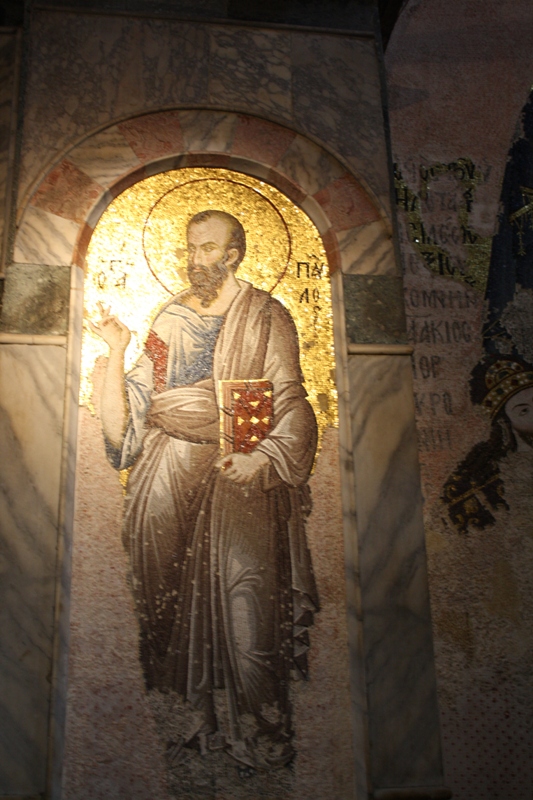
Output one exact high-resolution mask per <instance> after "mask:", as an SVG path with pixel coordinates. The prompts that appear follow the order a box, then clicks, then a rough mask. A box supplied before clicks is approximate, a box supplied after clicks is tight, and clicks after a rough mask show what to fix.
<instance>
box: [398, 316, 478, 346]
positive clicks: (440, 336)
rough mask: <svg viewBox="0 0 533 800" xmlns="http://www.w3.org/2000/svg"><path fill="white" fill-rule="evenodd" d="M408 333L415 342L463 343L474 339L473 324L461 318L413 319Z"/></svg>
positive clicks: (411, 340) (410, 339)
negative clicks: (451, 320) (450, 319)
mask: <svg viewBox="0 0 533 800" xmlns="http://www.w3.org/2000/svg"><path fill="white" fill-rule="evenodd" d="M407 335H408V337H409V341H410V342H412V343H413V344H462V343H469V342H471V341H472V326H471V325H470V323H469V322H461V321H460V320H454V321H453V322H450V321H449V320H425V321H424V322H421V321H420V320H417V319H411V320H410V322H409V326H408V330H407Z"/></svg>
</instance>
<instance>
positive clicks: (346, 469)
mask: <svg viewBox="0 0 533 800" xmlns="http://www.w3.org/2000/svg"><path fill="white" fill-rule="evenodd" d="M331 300H332V304H333V309H334V314H333V334H334V340H335V353H336V359H335V360H336V382H337V391H338V395H339V450H340V452H339V456H340V464H341V473H340V474H341V494H342V517H343V530H344V551H345V576H346V599H347V604H346V605H347V621H348V636H349V642H350V678H351V692H352V719H353V733H354V764H355V781H356V795H355V796H356V798H357V800H367V798H368V783H369V776H368V773H369V752H368V707H367V692H366V676H365V658H364V648H363V620H362V609H361V586H360V579H359V550H358V547H357V528H356V508H355V484H354V461H353V452H352V439H353V437H352V423H351V419H350V376H349V373H348V355H347V350H348V343H347V338H346V322H345V314H344V291H343V282H342V273H341V272H337V273H335V274H334V275H332V277H331Z"/></svg>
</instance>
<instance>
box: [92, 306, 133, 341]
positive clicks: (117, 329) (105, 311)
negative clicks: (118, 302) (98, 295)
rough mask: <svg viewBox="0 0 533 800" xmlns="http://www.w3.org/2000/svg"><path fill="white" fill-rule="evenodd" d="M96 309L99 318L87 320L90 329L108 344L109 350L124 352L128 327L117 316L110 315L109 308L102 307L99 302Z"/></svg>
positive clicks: (129, 336)
mask: <svg viewBox="0 0 533 800" xmlns="http://www.w3.org/2000/svg"><path fill="white" fill-rule="evenodd" d="M98 310H99V311H100V319H99V320H98V322H92V321H91V320H89V327H90V329H91V330H92V332H93V333H96V335H97V336H100V338H101V339H103V340H104V342H106V344H108V345H109V349H110V350H112V351H122V352H124V351H125V350H126V347H127V346H128V344H129V342H130V339H131V332H130V330H129V328H128V327H127V326H126V325H124V323H123V322H121V321H120V320H119V319H118V317H114V316H112V315H110V313H109V308H104V306H103V305H102V303H100V302H99V303H98Z"/></svg>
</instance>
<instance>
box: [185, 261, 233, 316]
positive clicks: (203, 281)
mask: <svg viewBox="0 0 533 800" xmlns="http://www.w3.org/2000/svg"><path fill="white" fill-rule="evenodd" d="M197 270H198V271H197ZM187 274H188V276H189V281H190V284H191V289H192V293H193V294H194V296H195V297H198V299H199V300H200V304H201V305H202V307H203V308H207V307H208V306H210V305H211V303H212V302H213V301H214V300H216V299H217V297H218V293H219V292H220V288H221V286H222V284H223V283H224V281H225V280H226V278H227V276H228V268H227V267H226V263H225V259H221V260H220V261H217V263H216V264H213V266H212V267H204V266H203V265H201V264H200V265H197V266H196V267H194V268H193V267H192V265H191V264H189V266H188V269H187Z"/></svg>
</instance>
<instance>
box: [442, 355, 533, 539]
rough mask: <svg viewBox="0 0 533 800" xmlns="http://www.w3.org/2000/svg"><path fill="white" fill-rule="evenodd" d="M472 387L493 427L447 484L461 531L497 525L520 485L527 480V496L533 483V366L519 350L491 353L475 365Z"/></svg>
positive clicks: (447, 500)
mask: <svg viewBox="0 0 533 800" xmlns="http://www.w3.org/2000/svg"><path fill="white" fill-rule="evenodd" d="M470 393H471V397H472V402H473V403H474V404H476V405H480V406H481V407H482V408H483V409H484V411H485V412H486V414H487V415H488V416H489V417H490V419H491V433H490V437H489V439H488V440H487V441H485V442H480V443H478V444H476V445H475V446H474V447H473V448H472V450H471V451H470V453H468V455H467V456H466V458H465V459H464V460H463V461H462V462H461V463H460V464H459V466H458V467H457V468H456V469H455V470H454V472H453V473H452V474H451V475H450V477H449V478H448V480H447V481H446V484H445V486H444V492H443V498H442V499H443V500H444V502H445V503H446V505H447V506H448V513H449V517H450V519H451V521H452V522H453V524H454V526H455V527H456V528H457V530H458V531H459V532H460V533H467V532H468V530H469V528H471V527H474V528H477V529H483V528H486V527H487V526H489V525H493V524H494V523H495V512H496V511H497V510H498V509H500V508H501V509H507V510H509V508H510V505H509V495H510V494H511V493H513V494H515V493H516V489H517V486H519V485H521V484H523V485H524V487H523V488H525V491H522V492H519V494H522V495H523V499H524V500H526V501H528V500H529V498H530V496H531V489H532V487H533V474H532V472H531V466H532V465H533V462H532V456H533V367H532V366H531V365H530V364H528V363H527V362H526V361H524V360H523V359H521V358H519V357H516V356H511V355H508V356H505V355H502V356H487V357H485V358H484V359H482V361H480V362H479V363H478V364H477V365H476V366H475V368H474V369H473V371H472V377H471V380H470ZM506 473H507V478H506V477H505V475H506ZM524 481H525V483H524ZM526 487H527V488H526ZM513 490H514V491H513Z"/></svg>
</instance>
